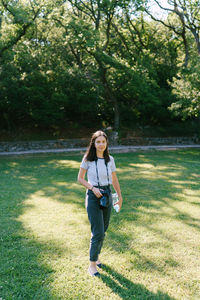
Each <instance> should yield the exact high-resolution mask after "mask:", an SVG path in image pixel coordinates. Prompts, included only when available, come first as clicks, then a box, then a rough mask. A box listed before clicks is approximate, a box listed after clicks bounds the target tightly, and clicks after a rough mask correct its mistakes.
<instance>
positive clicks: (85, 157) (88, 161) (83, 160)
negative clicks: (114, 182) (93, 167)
mask: <svg viewBox="0 0 200 300" xmlns="http://www.w3.org/2000/svg"><path fill="white" fill-rule="evenodd" d="M82 162H85V163H87V164H90V163H93V162H94V161H90V160H88V159H87V155H84V156H83V158H82Z"/></svg>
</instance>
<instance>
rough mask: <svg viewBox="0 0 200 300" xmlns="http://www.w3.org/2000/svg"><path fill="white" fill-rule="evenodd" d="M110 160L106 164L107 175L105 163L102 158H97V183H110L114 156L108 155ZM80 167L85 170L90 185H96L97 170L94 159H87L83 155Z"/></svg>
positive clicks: (114, 169) (113, 167) (113, 168)
mask: <svg viewBox="0 0 200 300" xmlns="http://www.w3.org/2000/svg"><path fill="white" fill-rule="evenodd" d="M109 157H110V161H109V162H108V164H107V167H108V176H109V182H108V176H107V170H106V164H105V159H104V158H98V159H97V168H98V175H99V185H102V186H103V185H108V184H112V172H115V171H116V166H115V161H114V158H113V157H112V156H111V155H110V156H109ZM81 168H83V169H86V170H87V178H88V182H89V183H90V184H91V185H96V186H98V179H97V172H96V163H95V161H87V160H86V159H85V157H83V160H82V163H81Z"/></svg>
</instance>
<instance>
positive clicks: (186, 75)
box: [0, 0, 200, 130]
mask: <svg viewBox="0 0 200 300" xmlns="http://www.w3.org/2000/svg"><path fill="white" fill-rule="evenodd" d="M154 2H156V3H157V5H158V6H159V7H160V9H162V10H164V11H166V14H165V17H164V18H159V16H158V15H154V14H153V13H152V12H151V6H150V4H151V2H150V1H139V0H137V1H125V0H120V1H116V0H115V1H114V0H95V1H93V0H92V1H90V0H86V1H83V0H68V1H61V0H56V1H54V0H45V1H38V2H37V1H33V0H19V1H12V2H11V1H8V0H1V1H0V11H1V15H0V34H1V35H0V114H1V119H0V128H2V129H9V130H12V129H13V128H16V127H17V128H18V127H21V126H30V127H31V126H37V127H41V128H42V127H45V128H49V127H53V126H62V127H65V126H72V125H73V126H76V127H77V128H78V127H81V126H84V127H94V126H102V125H104V126H108V125H111V126H113V127H114V128H115V130H119V128H120V127H122V126H125V127H131V126H132V125H133V124H135V122H142V123H144V124H162V123H163V122H166V121H167V120H171V119H174V118H175V119H178V120H180V119H188V118H198V117H199V111H200V94H199V90H200V84H199V83H200V68H199V67H200V62H199V59H200V40H199V33H200V12H199V1H197V0H193V1H185V0H184V1H182V0H173V1H172V0H170V1H168V2H169V4H170V7H169V6H168V7H163V6H162V5H161V4H160V2H159V1H158V0H154ZM147 16H150V17H151V18H149V17H147Z"/></svg>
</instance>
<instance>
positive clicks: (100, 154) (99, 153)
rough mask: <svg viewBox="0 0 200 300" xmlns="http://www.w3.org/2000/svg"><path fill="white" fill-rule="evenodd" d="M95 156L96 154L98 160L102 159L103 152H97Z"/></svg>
mask: <svg viewBox="0 0 200 300" xmlns="http://www.w3.org/2000/svg"><path fill="white" fill-rule="evenodd" d="M96 154H97V157H98V158H104V156H103V152H100V151H97V153H96Z"/></svg>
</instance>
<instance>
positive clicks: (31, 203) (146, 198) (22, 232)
mask: <svg viewBox="0 0 200 300" xmlns="http://www.w3.org/2000/svg"><path fill="white" fill-rule="evenodd" d="M114 157H115V161H116V165H117V172H118V178H119V180H120V184H121V189H122V193H123V197H124V206H123V209H122V210H121V212H120V214H116V213H115V212H114V211H113V213H112V217H111V223H110V226H109V230H108V233H107V236H106V239H105V242H104V247H103V250H102V255H101V259H102V261H103V263H105V265H106V268H105V270H104V271H102V272H101V273H102V276H101V278H92V277H90V276H89V275H88V274H87V268H88V247H89V241H90V227H89V223H88V219H87V215H86V211H85V207H84V197H85V189H84V188H83V187H82V186H80V185H79V184H77V181H76V179H77V173H78V170H79V165H80V161H81V156H80V155H73V156H70V155H40V156H25V157H9V158H8V157H6V158H5V157H2V158H1V159H0V186H1V193H0V245H1V247H0V299H5V300H10V299H12V300H13V299H14V300H15V299H27V300H30V299H42V300H43V299H73V300H74V299H112V300H113V299H157V300H160V299H192V300H194V299H200V288H199V281H200V259H199V253H200V201H199V200H200V152H199V151H198V150H188V151H183V150H182V151H169V152H167V151H163V152H162V151H160V152H159V151H154V152H135V153H126V154H114Z"/></svg>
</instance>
